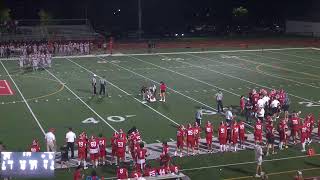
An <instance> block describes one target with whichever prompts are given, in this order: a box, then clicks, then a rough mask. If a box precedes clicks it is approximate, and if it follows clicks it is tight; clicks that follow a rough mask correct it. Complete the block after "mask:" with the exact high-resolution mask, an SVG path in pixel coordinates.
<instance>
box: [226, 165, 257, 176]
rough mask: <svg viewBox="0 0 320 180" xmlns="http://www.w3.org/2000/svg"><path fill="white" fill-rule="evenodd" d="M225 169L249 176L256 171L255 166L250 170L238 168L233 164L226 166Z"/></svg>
mask: <svg viewBox="0 0 320 180" xmlns="http://www.w3.org/2000/svg"><path fill="white" fill-rule="evenodd" d="M225 169H228V170H230V171H233V172H237V173H242V174H244V175H248V176H250V175H253V174H254V171H255V168H253V169H252V171H248V170H245V169H243V168H237V167H232V166H229V167H225Z"/></svg>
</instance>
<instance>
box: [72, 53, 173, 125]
mask: <svg viewBox="0 0 320 180" xmlns="http://www.w3.org/2000/svg"><path fill="white" fill-rule="evenodd" d="M66 59H67V60H68V61H70V62H72V63H73V64H75V65H77V66H78V67H80V68H82V69H84V70H86V71H87V72H89V73H91V74H96V73H94V72H92V71H91V70H89V69H87V68H85V67H84V66H81V65H80V64H78V63H76V62H74V61H72V60H71V59H69V58H66ZM96 75H97V76H98V77H99V78H101V76H99V75H98V74H96ZM107 83H108V84H110V85H111V86H113V87H114V88H116V89H118V90H120V91H121V92H123V93H125V94H126V95H128V96H130V97H132V98H133V99H134V100H136V101H137V102H139V103H140V104H143V105H144V106H146V107H148V108H149V109H151V110H152V111H153V112H155V113H157V114H159V115H160V116H162V117H164V118H166V119H167V120H169V121H170V122H172V123H173V124H175V125H179V123H177V122H176V121H174V120H172V119H171V118H169V117H168V116H166V115H164V114H162V113H161V112H159V111H157V110H155V109H154V108H152V107H151V106H149V105H148V104H145V103H142V101H140V100H139V99H137V98H136V97H134V96H132V95H130V93H128V92H127V91H125V90H123V89H121V88H120V87H119V86H117V85H115V84H113V83H112V82H110V81H108V80H107Z"/></svg>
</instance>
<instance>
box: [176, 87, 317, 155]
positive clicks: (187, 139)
mask: <svg viewBox="0 0 320 180" xmlns="http://www.w3.org/2000/svg"><path fill="white" fill-rule="evenodd" d="M289 106H290V100H289V97H288V94H287V93H286V92H285V91H284V90H275V89H273V90H271V91H270V92H267V91H266V90H265V89H261V90H260V91H259V92H257V91H256V90H255V89H253V90H252V91H250V92H249V94H248V98H245V97H244V96H241V98H240V106H239V107H240V113H242V114H244V115H246V117H247V120H246V121H244V120H236V116H233V117H232V118H231V120H230V119H229V118H226V121H222V122H221V123H220V125H219V127H218V128H217V138H218V141H219V144H220V152H226V151H234V152H236V151H237V150H238V149H239V148H241V149H245V148H246V147H245V141H246V140H247V138H248V137H247V134H246V128H247V127H251V128H253V129H254V131H253V138H254V142H255V144H259V145H264V143H263V138H264V137H265V138H266V143H265V145H266V146H265V147H266V155H269V154H270V150H271V151H272V152H271V153H272V154H275V153H276V151H275V142H276V139H278V148H279V150H283V149H285V148H288V144H289V141H290V139H292V142H293V144H294V145H296V144H298V143H300V144H301V147H302V149H301V151H302V152H305V151H306V145H307V144H310V143H311V141H312V138H311V135H312V132H313V130H314V127H315V123H316V122H315V117H314V115H313V114H312V113H310V114H308V115H307V116H306V117H304V118H302V117H300V114H301V112H300V111H299V112H296V111H293V112H292V113H289ZM281 112H283V114H284V115H283V116H281V118H280V113H281ZM252 120H253V121H254V122H252ZM318 127H320V116H319V121H318ZM202 130H204V133H205V139H206V144H207V150H208V153H212V152H213V149H212V140H213V137H214V128H213V125H212V123H211V122H210V121H207V122H206V124H205V126H204V127H203V128H201V127H200V126H199V121H198V120H196V122H195V123H194V125H193V126H192V125H191V124H188V125H187V127H184V125H180V126H179V127H178V130H177V144H176V151H175V155H179V156H180V157H182V156H183V152H184V147H185V146H186V153H187V155H190V151H191V153H192V155H194V154H195V153H196V152H199V141H200V139H201V131H202ZM318 136H319V137H320V128H318ZM319 143H320V142H319Z"/></svg>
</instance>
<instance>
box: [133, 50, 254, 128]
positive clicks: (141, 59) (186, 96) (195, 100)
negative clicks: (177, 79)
mask: <svg viewBox="0 0 320 180" xmlns="http://www.w3.org/2000/svg"><path fill="white" fill-rule="evenodd" d="M128 57H132V58H133V59H136V60H138V61H141V62H144V63H147V64H150V65H153V66H156V67H158V68H160V69H164V70H167V71H170V72H173V73H176V74H179V75H181V76H184V77H187V78H190V79H193V80H195V81H198V82H201V83H203V84H206V85H208V86H211V87H215V88H217V89H221V90H223V91H226V92H228V93H230V94H233V95H235V96H238V97H240V96H241V95H240V94H237V93H233V92H231V91H228V90H226V89H224V88H221V87H218V86H215V85H212V84H210V83H207V82H204V81H202V80H199V79H196V78H194V77H191V76H188V75H185V74H182V73H179V72H177V71H174V70H171V69H167V68H165V67H162V66H158V65H156V64H153V63H150V62H147V61H144V60H142V59H140V58H137V57H134V56H128ZM132 73H134V74H137V75H139V76H141V77H145V76H143V75H140V74H138V73H136V72H133V71H132ZM145 78H146V79H149V80H150V81H153V82H155V81H154V80H152V79H150V78H147V77H145ZM168 89H169V88H168ZM170 90H172V91H173V92H176V93H178V94H180V95H182V96H184V97H187V98H188V99H191V100H193V101H195V102H197V103H199V104H202V105H204V106H206V107H208V108H210V109H212V110H215V111H217V109H215V108H213V107H211V106H209V105H206V104H205V103H202V102H200V101H198V100H196V99H194V98H191V97H189V96H187V95H185V94H183V93H181V92H179V91H176V90H174V89H171V88H170ZM247 126H249V127H251V128H253V126H251V125H250V124H247Z"/></svg>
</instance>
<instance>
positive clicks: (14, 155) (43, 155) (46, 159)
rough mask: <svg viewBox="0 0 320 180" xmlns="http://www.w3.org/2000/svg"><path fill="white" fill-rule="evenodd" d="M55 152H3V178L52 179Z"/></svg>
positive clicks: (1, 172) (0, 172)
mask: <svg viewBox="0 0 320 180" xmlns="http://www.w3.org/2000/svg"><path fill="white" fill-rule="evenodd" d="M54 163H55V154H54V153H53V152H1V171H0V175H1V177H27V178H29V177H32V178H37V177H38V178H47V177H48V178H50V177H53V176H54Z"/></svg>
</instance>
